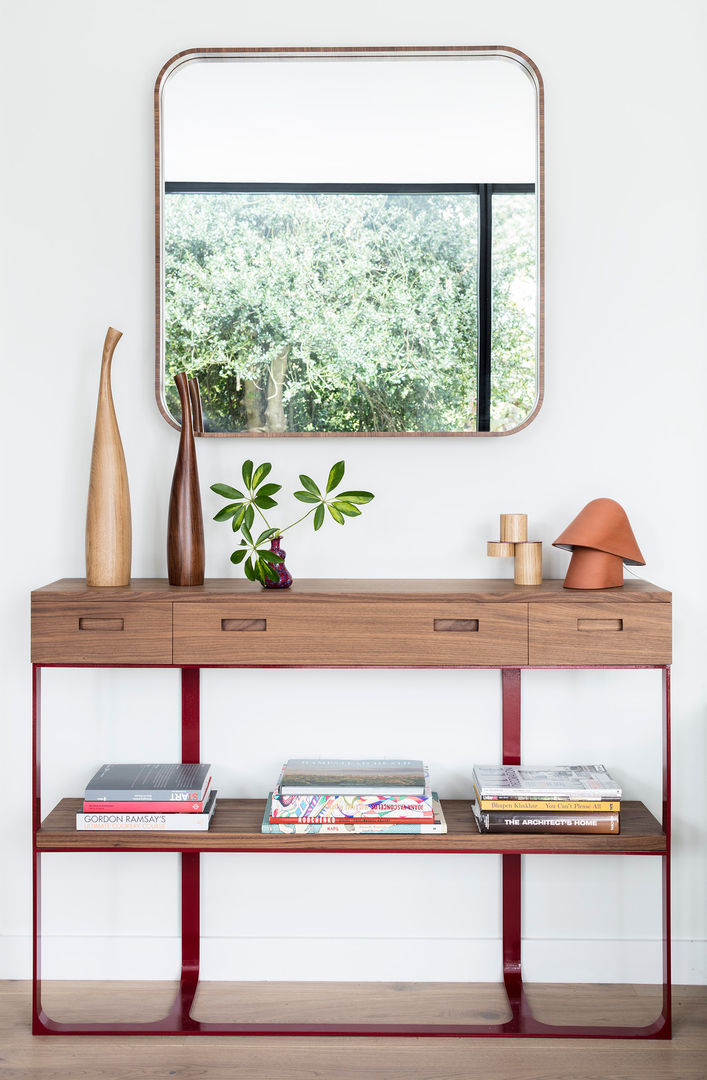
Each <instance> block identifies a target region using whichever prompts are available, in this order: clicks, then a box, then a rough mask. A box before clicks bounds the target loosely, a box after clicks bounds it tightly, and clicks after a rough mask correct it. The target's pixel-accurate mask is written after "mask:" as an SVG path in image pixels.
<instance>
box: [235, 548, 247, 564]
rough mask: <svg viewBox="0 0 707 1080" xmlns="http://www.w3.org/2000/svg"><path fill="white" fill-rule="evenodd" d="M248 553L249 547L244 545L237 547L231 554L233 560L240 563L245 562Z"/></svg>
mask: <svg viewBox="0 0 707 1080" xmlns="http://www.w3.org/2000/svg"><path fill="white" fill-rule="evenodd" d="M247 554H248V549H247V548H244V547H242V548H236V550H235V551H234V552H233V554H232V555H231V562H232V563H235V564H236V565H238V563H241V562H243V560H244V559H245V557H246V555H247Z"/></svg>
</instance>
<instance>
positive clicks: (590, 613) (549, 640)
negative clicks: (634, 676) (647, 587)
mask: <svg viewBox="0 0 707 1080" xmlns="http://www.w3.org/2000/svg"><path fill="white" fill-rule="evenodd" d="M529 607H530V618H529V646H528V647H529V661H530V663H531V664H539V665H542V664H551V665H553V666H554V665H558V666H562V665H565V664H566V665H567V666H571V665H573V664H579V665H581V664H607V665H611V664H669V663H670V662H671V618H672V604H640V603H634V604H631V603H628V604H622V603H620V602H616V603H614V602H609V603H596V604H592V603H589V604H573V603H562V604H530V605H529Z"/></svg>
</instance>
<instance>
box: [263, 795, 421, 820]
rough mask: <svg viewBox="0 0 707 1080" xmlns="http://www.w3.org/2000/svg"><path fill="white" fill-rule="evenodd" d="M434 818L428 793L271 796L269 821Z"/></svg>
mask: <svg viewBox="0 0 707 1080" xmlns="http://www.w3.org/2000/svg"><path fill="white" fill-rule="evenodd" d="M371 817H372V818H374V819H380V818H390V819H396V820H399V819H402V820H413V821H434V808H433V806H432V796H431V794H430V796H429V797H428V796H424V795H407V796H405V795H401V796H398V797H395V796H392V797H385V796H380V797H379V796H376V795H282V796H280V797H279V798H278V797H277V796H275V795H273V800H272V810H271V814H270V819H271V821H272V820H274V821H279V820H285V821H324V820H331V821H341V820H347V819H354V820H358V819H361V818H371Z"/></svg>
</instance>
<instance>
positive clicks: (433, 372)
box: [164, 193, 535, 432]
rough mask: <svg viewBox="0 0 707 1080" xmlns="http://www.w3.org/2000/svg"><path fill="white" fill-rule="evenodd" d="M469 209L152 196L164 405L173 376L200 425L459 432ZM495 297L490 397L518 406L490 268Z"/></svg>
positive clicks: (507, 318) (530, 360)
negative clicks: (180, 379)
mask: <svg viewBox="0 0 707 1080" xmlns="http://www.w3.org/2000/svg"><path fill="white" fill-rule="evenodd" d="M477 209H478V208H477V198H476V196H473V195H455V194H447V195H439V194H434V195H432V194H425V195H390V194H386V195H381V194H340V193H337V194H301V193H297V194H285V195H282V194H272V193H270V194H243V193H226V194H170V195H167V196H166V197H165V214H164V228H165V323H166V326H165V338H166V368H167V370H166V379H165V384H166V395H167V403H168V406H169V408H170V411H171V412H172V413H173V415H175V416H176V417H178V416H179V403H178V398H177V396H176V393H175V392H174V391H173V389H172V387H173V382H172V376H173V374H174V373H175V372H177V371H180V370H186V371H187V373H188V374H189V375H190V376H193V375H196V376H198V378H199V385H200V388H201V394H202V400H203V407H204V415H205V429H206V430H207V431H208V430H212V431H249V430H250V431H268V432H284V431H300V432H377V431H381V432H396V431H465V430H474V429H475V426H476V354H477V347H476V343H477V247H478V213H477ZM531 233H532V228H531ZM509 258H510V256H509ZM494 288H495V290H496V283H494ZM498 294H499V297H501V296H502V297H503V298H504V299H503V303H504V304H505V305H506V308H507V309H508V311H507V314H506V315H504V317H503V319H502V320H501V324H500V325H501V328H502V335H501V338H499V340H502V341H503V345H502V349H501V351H500V352H499V353H498V357H499V360H498V365H497V366H498V367H499V368H500V369H502V371H501V372H500V373H499V374H500V375H501V376H502V380H501V381H500V382H499V395H500V394H505V393H507V392H509V393H511V394H512V395H513V396H512V402H513V408H514V409H515V408H523V402H524V401H525V400H526V399H530V400H532V397H533V396H534V386H535V372H534V363H535V361H534V340H533V333H534V331H533V327H532V325H531V326H530V327H528V326H527V316H525V320H526V321H525V323H524V322H523V318H522V317H521V316H520V315H519V313H518V312H515V313H514V312H512V310H511V306H509V305H512V302H513V288H512V286H509V284H508V275H507V274H506V273H503V274H501V275H500V276H499V284H498ZM528 342H530V347H528ZM523 350H525V352H524V353H523ZM529 387H530V388H529ZM509 400H511V399H509ZM526 411H530V410H529V409H527V410H526ZM502 419H503V418H502ZM505 419H507V416H506V417H505ZM510 426H514V424H511V425H510Z"/></svg>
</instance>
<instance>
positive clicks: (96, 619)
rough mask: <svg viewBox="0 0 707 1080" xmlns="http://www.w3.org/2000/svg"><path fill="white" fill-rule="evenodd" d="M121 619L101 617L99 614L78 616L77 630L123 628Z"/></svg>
mask: <svg viewBox="0 0 707 1080" xmlns="http://www.w3.org/2000/svg"><path fill="white" fill-rule="evenodd" d="M124 629H125V624H124V620H123V619H102V618H100V616H97V615H93V616H84V617H83V618H79V630H124Z"/></svg>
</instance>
